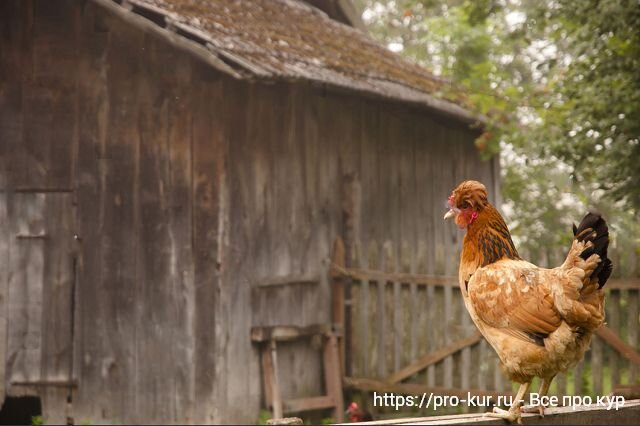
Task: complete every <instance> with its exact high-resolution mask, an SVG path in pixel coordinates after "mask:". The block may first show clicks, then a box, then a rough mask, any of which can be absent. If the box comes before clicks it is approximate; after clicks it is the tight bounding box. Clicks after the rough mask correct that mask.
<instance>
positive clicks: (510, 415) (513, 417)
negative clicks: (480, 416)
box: [484, 407, 522, 425]
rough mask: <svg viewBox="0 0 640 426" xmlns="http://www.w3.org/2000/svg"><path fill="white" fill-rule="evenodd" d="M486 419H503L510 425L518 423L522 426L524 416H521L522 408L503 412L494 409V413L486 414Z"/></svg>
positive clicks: (499, 409) (496, 408)
mask: <svg viewBox="0 0 640 426" xmlns="http://www.w3.org/2000/svg"><path fill="white" fill-rule="evenodd" d="M484 415H485V416H486V417H494V418H497V419H503V420H506V421H508V422H509V423H513V422H516V423H518V424H519V425H521V424H522V416H521V415H520V407H517V408H511V409H510V410H508V411H507V410H503V409H501V408H498V407H493V412H489V413H485V414H484Z"/></svg>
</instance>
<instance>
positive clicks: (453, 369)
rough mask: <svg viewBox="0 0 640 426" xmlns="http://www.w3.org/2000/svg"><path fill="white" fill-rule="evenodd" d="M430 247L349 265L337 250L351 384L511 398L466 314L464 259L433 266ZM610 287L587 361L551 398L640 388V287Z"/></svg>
mask: <svg viewBox="0 0 640 426" xmlns="http://www.w3.org/2000/svg"><path fill="white" fill-rule="evenodd" d="M424 247H426V245H421V244H418V249H417V250H411V251H410V250H409V249H408V247H407V246H406V245H402V244H401V245H400V246H394V245H393V244H392V243H391V242H390V241H387V242H384V243H382V244H378V243H369V244H368V245H366V246H361V245H354V247H352V249H351V250H350V253H351V257H350V262H347V261H346V260H347V255H346V254H345V250H344V246H343V245H342V242H341V241H337V242H336V245H335V251H334V255H333V259H332V267H331V272H332V277H333V283H334V284H333V285H334V293H333V294H334V297H333V315H334V318H333V321H334V323H336V324H338V325H339V326H342V327H344V339H343V341H342V345H343V346H342V361H343V372H344V376H345V377H344V384H345V386H346V387H347V388H352V389H356V390H360V391H378V392H384V391H390V392H397V393H405V394H421V393H422V392H434V393H439V394H443V395H458V396H460V395H464V396H466V395H467V392H468V391H470V392H472V393H474V394H478V395H487V394H490V395H497V394H508V393H512V385H511V383H510V382H509V380H508V379H507V378H506V376H504V374H503V373H502V371H501V370H500V368H499V362H498V358H497V356H496V355H495V353H494V351H493V349H492V348H491V347H490V346H489V345H488V343H487V342H486V341H485V340H484V339H483V338H482V336H481V335H480V334H479V333H478V332H477V329H476V327H475V325H474V324H473V323H472V321H471V319H470V317H469V315H468V313H467V312H466V309H465V307H464V303H463V301H462V298H461V296H460V294H459V289H458V280H457V277H454V276H453V275H454V273H456V272H457V271H455V270H454V268H456V267H457V258H455V259H444V258H443V255H442V253H439V254H437V255H436V256H435V258H436V259H435V262H434V261H433V260H432V261H431V262H429V261H427V260H426V257H427V256H426V250H425V249H424ZM347 263H350V264H351V266H349V267H347V266H345V265H346V264H347ZM429 263H431V264H429ZM558 264H559V263H558ZM434 271H435V272H437V273H434ZM445 273H446V274H445ZM606 288H607V294H606V312H607V316H606V318H607V319H606V324H605V325H604V326H602V327H601V328H600V329H599V330H598V333H597V336H596V337H594V339H593V342H592V346H591V350H590V351H588V352H587V354H586V355H585V359H584V360H583V361H582V362H581V363H580V364H579V365H578V366H577V367H576V368H575V369H573V370H572V371H570V372H568V373H567V374H561V375H559V376H558V377H557V378H556V380H554V383H553V385H552V388H551V393H552V394H558V395H578V394H579V395H604V394H607V393H609V392H610V391H611V390H612V389H613V388H614V387H615V386H616V385H629V384H636V383H637V382H638V368H639V366H640V355H639V354H638V352H637V349H636V348H637V347H638V337H639V336H638V297H639V292H640V280H637V279H611V280H610V281H609V282H608V283H607V286H606ZM533 386H534V387H532V389H537V383H534V384H533ZM368 401H370V398H363V402H364V403H365V404H366V403H367V402H368ZM369 408H372V407H369ZM452 412H457V411H452ZM438 413H439V414H442V411H441V410H440V411H439V412H438ZM424 414H429V413H427V412H425V413H424ZM431 414H433V413H431Z"/></svg>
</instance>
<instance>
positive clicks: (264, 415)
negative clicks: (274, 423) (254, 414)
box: [256, 410, 271, 425]
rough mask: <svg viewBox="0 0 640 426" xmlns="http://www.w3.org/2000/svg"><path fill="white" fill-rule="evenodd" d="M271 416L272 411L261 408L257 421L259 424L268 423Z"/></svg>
mask: <svg viewBox="0 0 640 426" xmlns="http://www.w3.org/2000/svg"><path fill="white" fill-rule="evenodd" d="M270 418H271V411H268V410H260V412H259V413H258V421H257V423H256V424H257V425H266V424H267V420H269V419H270Z"/></svg>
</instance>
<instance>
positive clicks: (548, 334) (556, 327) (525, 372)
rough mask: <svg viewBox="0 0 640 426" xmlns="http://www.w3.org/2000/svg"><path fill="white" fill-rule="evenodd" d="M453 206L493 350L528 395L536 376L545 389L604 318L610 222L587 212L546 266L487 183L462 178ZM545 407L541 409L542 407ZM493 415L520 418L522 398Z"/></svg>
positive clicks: (472, 301) (467, 293) (468, 277)
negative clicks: (532, 257)
mask: <svg viewBox="0 0 640 426" xmlns="http://www.w3.org/2000/svg"><path fill="white" fill-rule="evenodd" d="M449 207H450V210H449V212H448V213H447V214H446V215H445V218H448V217H453V216H455V221H456V224H457V225H458V226H459V227H461V228H466V229H467V233H466V235H465V237H464V242H463V247H462V254H461V258H460V270H459V280H460V289H461V292H462V296H463V299H464V302H465V306H466V307H467V310H468V311H469V314H470V315H471V318H472V319H473V322H474V323H475V324H476V326H477V327H478V329H479V330H480V332H481V333H482V334H483V335H484V337H485V338H486V339H487V341H488V342H489V343H490V344H491V346H492V347H493V348H494V349H495V351H496V352H497V354H498V357H499V358H500V361H501V362H502V366H503V369H504V371H505V372H506V373H507V375H508V376H509V377H510V378H511V380H513V381H516V382H519V383H521V387H520V390H519V391H518V395H517V396H516V401H518V400H520V399H522V398H523V397H524V394H525V393H526V392H527V389H528V386H529V384H530V383H531V381H532V379H533V378H534V377H540V378H542V379H543V380H542V384H541V389H540V393H546V392H547V391H548V387H549V384H550V383H551V380H553V377H554V376H555V375H556V374H557V373H559V372H562V371H566V370H567V369H568V368H571V367H573V366H575V365H576V364H577V363H578V362H579V361H580V359H582V356H583V355H584V352H585V351H586V350H587V348H588V346H589V343H590V341H591V336H592V334H593V331H594V330H595V329H596V328H597V327H599V326H600V324H602V322H603V320H604V292H603V291H602V286H603V285H604V284H605V282H606V280H607V278H608V277H609V275H610V274H611V261H610V260H609V259H608V258H607V246H608V242H609V240H608V230H607V225H606V223H605V221H604V220H603V219H602V218H601V217H600V216H599V215H595V214H592V213H589V214H588V215H587V216H585V218H584V219H583V221H582V222H581V224H580V226H579V227H578V228H575V227H574V235H575V239H574V241H573V244H572V246H571V249H570V250H569V254H568V255H567V258H566V260H565V262H564V263H563V264H562V265H561V266H559V267H557V268H553V269H546V268H540V267H538V266H536V265H534V264H532V263H529V262H527V261H525V260H523V259H521V258H520V256H519V255H518V252H517V251H516V249H515V246H514V244H513V241H512V240H511V235H510V234H509V230H508V228H507V225H506V224H505V222H504V219H503V218H502V216H501V215H500V213H498V211H497V210H496V209H495V208H494V207H493V206H492V205H491V204H490V203H489V202H488V199H487V192H486V188H485V187H484V185H482V184H481V183H480V182H476V181H465V182H462V183H461V184H460V185H459V186H458V187H457V188H456V189H455V190H454V191H453V193H452V194H451V196H450V197H449ZM540 413H541V414H542V413H543V407H540ZM492 415H494V416H497V417H501V418H505V419H507V420H510V421H514V420H518V421H519V420H520V407H519V404H518V403H516V404H515V405H514V406H512V407H511V409H510V410H509V411H504V410H500V409H497V410H494V413H492Z"/></svg>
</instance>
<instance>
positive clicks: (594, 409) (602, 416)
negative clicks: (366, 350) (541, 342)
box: [358, 399, 640, 426]
mask: <svg viewBox="0 0 640 426" xmlns="http://www.w3.org/2000/svg"><path fill="white" fill-rule="evenodd" d="M638 418H640V400H637V399H635V400H629V401H626V402H625V404H624V407H622V408H620V409H618V410H615V409H612V410H607V407H606V406H601V405H600V406H596V405H595V404H594V405H593V406H589V407H585V406H577V407H550V408H547V409H546V410H545V411H544V417H540V416H539V415H537V414H529V413H524V414H522V421H523V423H524V424H525V425H527V424H529V425H560V424H562V425H607V424H616V425H635V424H637V423H638ZM471 423H474V424H475V423H478V424H482V425H506V424H507V422H505V421H504V420H501V419H492V418H490V417H485V416H484V414H483V413H480V414H457V415H449V416H430V417H413V418H402V419H390V420H378V421H373V422H361V423H358V425H363V426H365V425H442V424H450V425H456V424H471Z"/></svg>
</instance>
